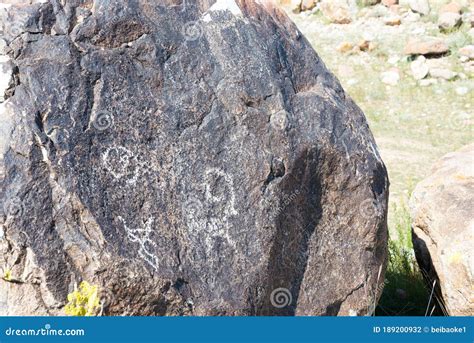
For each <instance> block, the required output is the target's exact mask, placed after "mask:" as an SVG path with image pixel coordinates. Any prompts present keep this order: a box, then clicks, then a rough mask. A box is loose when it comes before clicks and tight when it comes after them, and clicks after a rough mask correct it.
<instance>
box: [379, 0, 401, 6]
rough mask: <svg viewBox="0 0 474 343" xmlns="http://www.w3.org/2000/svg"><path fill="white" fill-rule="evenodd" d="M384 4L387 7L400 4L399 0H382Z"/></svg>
mask: <svg viewBox="0 0 474 343" xmlns="http://www.w3.org/2000/svg"><path fill="white" fill-rule="evenodd" d="M382 4H383V5H385V6H387V7H390V6H393V5H396V4H398V0H382Z"/></svg>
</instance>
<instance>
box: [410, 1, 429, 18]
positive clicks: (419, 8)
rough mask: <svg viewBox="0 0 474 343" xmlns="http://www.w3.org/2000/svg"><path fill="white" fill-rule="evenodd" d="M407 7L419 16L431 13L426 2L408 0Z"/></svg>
mask: <svg viewBox="0 0 474 343" xmlns="http://www.w3.org/2000/svg"><path fill="white" fill-rule="evenodd" d="M408 6H410V9H411V10H412V11H413V12H416V13H420V14H421V15H428V14H430V11H431V7H430V3H429V2H428V0H410V1H409V2H408Z"/></svg>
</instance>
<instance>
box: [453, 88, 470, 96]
mask: <svg viewBox="0 0 474 343" xmlns="http://www.w3.org/2000/svg"><path fill="white" fill-rule="evenodd" d="M455 91H456V94H457V95H461V96H463V95H466V94H467V93H469V88H467V87H457V88H456V90H455Z"/></svg>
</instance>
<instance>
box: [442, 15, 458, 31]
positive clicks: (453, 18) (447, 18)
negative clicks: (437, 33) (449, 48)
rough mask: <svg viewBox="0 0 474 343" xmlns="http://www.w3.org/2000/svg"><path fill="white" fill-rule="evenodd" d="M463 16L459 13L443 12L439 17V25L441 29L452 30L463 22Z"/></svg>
mask: <svg viewBox="0 0 474 343" xmlns="http://www.w3.org/2000/svg"><path fill="white" fill-rule="evenodd" d="M461 19H462V17H461V15H460V14H459V13H453V12H445V13H441V14H440V15H439V18H438V27H439V28H440V29H441V30H451V29H454V28H455V27H458V26H459V25H461V23H462V20H461Z"/></svg>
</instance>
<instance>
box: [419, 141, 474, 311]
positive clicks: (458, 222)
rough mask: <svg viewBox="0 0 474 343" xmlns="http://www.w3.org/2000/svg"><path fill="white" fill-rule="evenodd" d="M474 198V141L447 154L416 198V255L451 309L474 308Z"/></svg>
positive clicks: (440, 303) (445, 306)
mask: <svg viewBox="0 0 474 343" xmlns="http://www.w3.org/2000/svg"><path fill="white" fill-rule="evenodd" d="M473 204H474V144H471V145H469V146H467V147H465V148H463V149H461V150H459V151H457V152H455V153H451V154H448V155H446V156H444V157H443V158H442V159H441V161H440V162H438V163H437V164H436V165H435V166H434V168H433V173H432V174H431V175H430V176H429V177H427V178H426V179H425V180H423V181H422V182H421V183H419V184H418V185H417V187H416V189H415V191H414V193H413V196H412V199H411V205H410V206H411V210H412V218H413V225H412V227H413V246H414V248H415V253H416V258H417V260H418V263H419V265H420V267H421V269H422V270H423V271H424V274H425V276H426V278H427V280H428V281H429V287H430V289H431V287H433V285H434V287H435V291H436V293H435V294H436V300H437V301H438V306H441V307H442V309H443V310H445V311H446V312H447V313H448V314H450V315H456V316H472V315H473V314H474V297H473V293H472V285H473V284H474V254H473V250H472V247H473V246H474V235H473V234H474V216H473V211H472V206H473Z"/></svg>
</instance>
